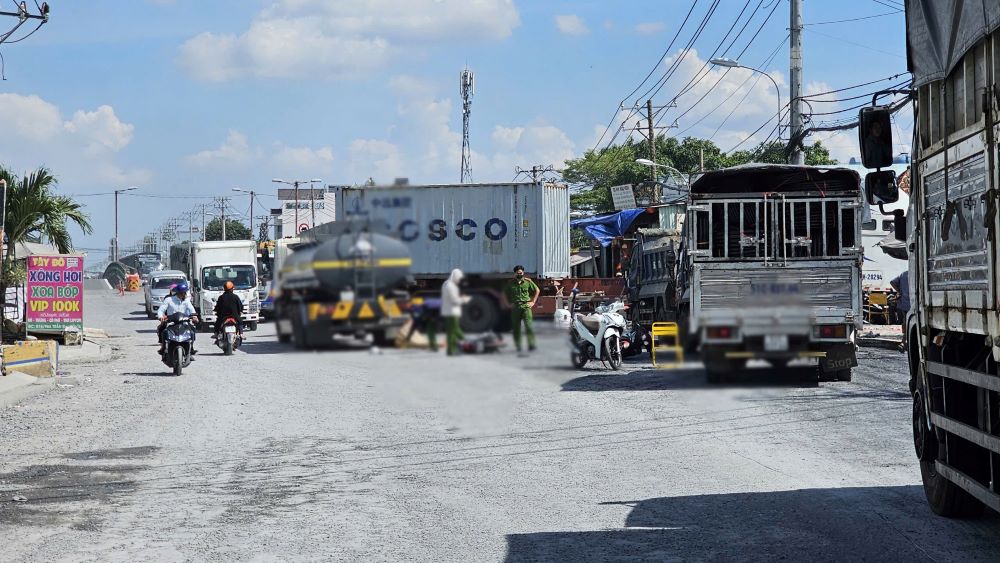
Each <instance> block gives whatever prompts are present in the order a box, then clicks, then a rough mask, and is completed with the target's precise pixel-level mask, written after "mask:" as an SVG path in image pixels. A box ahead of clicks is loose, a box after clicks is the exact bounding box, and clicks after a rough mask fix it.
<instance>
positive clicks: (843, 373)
mask: <svg viewBox="0 0 1000 563" xmlns="http://www.w3.org/2000/svg"><path fill="white" fill-rule="evenodd" d="M851 379H853V370H852V369H851V368H847V369H834V370H828V369H826V368H824V367H823V362H822V361H820V364H819V380H820V381H851Z"/></svg>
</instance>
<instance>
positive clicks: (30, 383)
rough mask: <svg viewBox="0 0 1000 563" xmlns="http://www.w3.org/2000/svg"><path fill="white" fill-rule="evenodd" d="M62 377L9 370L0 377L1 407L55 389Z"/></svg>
mask: <svg viewBox="0 0 1000 563" xmlns="http://www.w3.org/2000/svg"><path fill="white" fill-rule="evenodd" d="M59 380H60V378H56V377H35V376H33V375H28V374H26V373H21V372H19V371H12V372H8V373H7V376H6V377H0V408H4V407H9V406H13V405H16V404H17V403H20V402H21V401H24V400H25V399H29V398H31V397H34V396H35V395H38V394H41V393H44V392H46V391H50V390H52V389H55V387H56V383H57V382H58V381H59Z"/></svg>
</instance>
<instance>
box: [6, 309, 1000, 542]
mask: <svg viewBox="0 0 1000 563" xmlns="http://www.w3.org/2000/svg"><path fill="white" fill-rule="evenodd" d="M134 301H135V300H134V298H131V297H130V298H124V299H123V298H119V297H117V296H111V295H103V294H102V295H97V294H88V295H87V302H86V310H87V316H88V319H87V324H88V325H89V326H100V327H103V328H106V329H108V330H109V331H110V332H111V333H112V334H117V335H120V336H121V338H118V339H116V343H117V344H118V346H120V351H119V352H118V355H117V357H116V359H115V360H114V361H113V362H108V363H103V364H95V365H87V366H79V367H75V368H74V370H75V371H77V372H79V373H81V374H82V375H84V376H86V377H85V382H84V383H83V384H82V385H80V386H78V387H76V388H72V389H57V390H56V391H53V392H51V393H49V394H47V395H44V396H41V397H36V398H34V399H31V400H30V401H29V402H27V403H24V404H22V405H19V406H18V407H15V408H10V409H7V410H5V411H2V412H0V429H2V433H0V546H2V548H0V549H2V551H0V559H2V560H14V561H19V560H23V561H43V560H44V561H58V560H66V561H98V560H100V561H136V560H209V561H231V560H258V561H271V560H366V561H368V560H375V561H382V560H405V561H500V560H506V561H547V560H571V561H579V560H603V559H615V560H633V559H634V560H679V559H683V560H706V559H707V560H719V559H740V560H772V559H774V558H777V557H785V558H789V559H813V560H843V559H867V560H880V561H881V560H908V561H914V560H949V561H961V560H997V559H998V558H1000V550H998V547H997V538H998V537H1000V519H998V518H996V517H991V518H987V519H984V520H978V521H954V520H945V519H941V518H937V517H935V516H933V515H932V514H931V513H930V512H929V510H928V509H927V508H926V505H925V502H924V500H923V493H922V489H921V488H920V486H919V473H918V470H917V466H916V464H915V461H914V457H913V453H912V445H911V444H910V436H909V409H910V403H909V399H908V396H907V393H906V391H905V388H906V387H905V375H904V374H903V363H902V358H901V356H900V355H898V354H894V353H891V352H887V351H871V352H868V351H863V352H862V358H861V361H862V367H861V368H859V369H858V370H857V375H856V379H855V382H854V383H832V384H821V385H816V384H810V383H807V382H803V381H801V379H796V377H795V376H801V375H802V373H801V371H792V372H791V373H787V372H786V373H784V374H781V376H777V375H775V374H773V373H771V372H769V371H759V372H757V373H756V374H754V377H755V378H757V379H761V378H763V379H764V380H765V381H764V382H763V383H759V382H758V383H754V384H751V383H749V382H737V383H732V384H729V385H723V386H716V387H707V386H705V385H704V384H703V380H704V376H703V374H702V372H701V371H700V370H699V369H698V368H697V367H692V368H690V369H683V370H678V371H672V372H658V371H653V370H651V369H648V367H647V366H645V365H643V363H642V362H636V363H631V364H626V366H625V369H623V370H622V371H620V372H617V373H609V372H607V371H606V370H604V369H601V368H599V367H594V368H592V369H588V370H585V371H574V370H571V369H569V368H568V363H569V361H568V353H567V350H566V348H565V347H564V344H563V343H562V341H561V337H559V336H557V335H555V334H551V335H548V336H546V337H544V338H543V343H544V344H545V347H546V348H550V351H549V352H547V353H544V354H538V355H536V356H534V357H531V358H528V359H522V358H516V357H514V356H512V355H510V354H505V355H501V356H492V357H486V356H481V357H471V356H470V357H462V358H457V359H449V358H445V357H442V356H434V355H432V354H430V353H428V352H423V351H414V350H410V351H395V350H390V351H385V353H384V354H381V355H374V354H371V353H369V352H368V351H366V350H337V351H331V352H324V353H295V352H292V351H291V350H290V349H288V348H287V347H284V346H281V345H278V344H277V343H276V342H275V341H274V338H273V336H272V333H271V328H270V325H262V326H261V330H259V331H258V332H256V333H253V334H252V336H251V338H250V339H249V341H248V342H247V343H246V345H245V347H244V349H243V351H242V352H239V353H237V355H235V356H233V357H228V358H227V357H224V356H221V355H219V354H218V352H217V350H215V349H213V348H211V347H210V345H209V343H208V342H207V340H204V339H203V340H202V343H201V350H202V354H201V355H200V357H199V359H198V361H196V362H195V363H194V364H193V365H192V367H191V368H190V369H189V370H187V372H186V373H185V374H184V375H183V376H182V377H180V378H174V377H169V376H166V375H165V372H166V370H165V368H164V366H162V364H159V363H157V360H158V356H156V355H155V353H154V350H155V343H154V335H153V334H152V328H153V327H152V325H151V323H150V322H149V321H146V320H145V318H144V317H142V316H141V314H140V313H141V307H139V306H137V305H136V304H135V303H134ZM14 495H23V496H24V497H27V498H28V502H26V503H14V502H10V501H9V499H10V498H11V497H12V496H14Z"/></svg>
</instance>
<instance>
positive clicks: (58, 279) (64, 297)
mask: <svg viewBox="0 0 1000 563" xmlns="http://www.w3.org/2000/svg"><path fill="white" fill-rule="evenodd" d="M26 293H27V296H28V308H27V312H26V319H25V320H26V321H27V325H28V332H31V331H39V332H43V331H44V332H53V331H57V332H63V331H64V330H65V329H67V328H69V327H76V328H77V329H79V330H80V331H83V257H82V256H67V255H55V256H29V257H28V283H27V289H26Z"/></svg>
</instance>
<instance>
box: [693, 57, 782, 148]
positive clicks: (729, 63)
mask: <svg viewBox="0 0 1000 563" xmlns="http://www.w3.org/2000/svg"><path fill="white" fill-rule="evenodd" d="M708 62H710V63H712V64H713V65H715V66H721V67H726V68H745V69H747V70H750V71H753V72H756V73H758V74H763V75H764V76H766V77H767V78H768V79H770V81H771V84H774V91H775V92H777V93H778V113H777V116H776V119H777V120H778V137H779V138H780V137H781V108H783V107H784V106H782V105H781V89H780V88H778V83H777V82H776V81H775V80H774V77H773V76H771V75H770V74H768V73H766V72H764V71H763V70H760V69H758V68H753V67H751V66H746V65H741V64H740V62H739V61H734V60H733V59H727V58H718V59H712V60H710V61H708Z"/></svg>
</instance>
